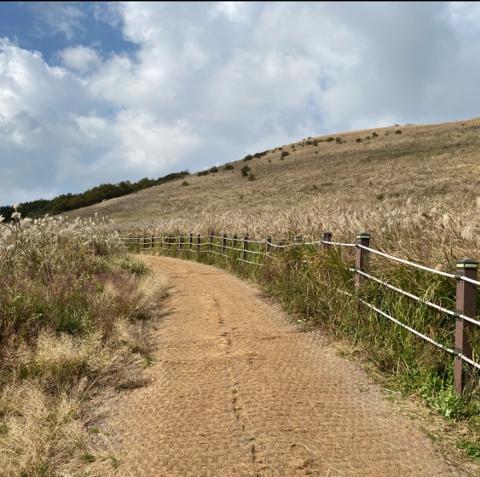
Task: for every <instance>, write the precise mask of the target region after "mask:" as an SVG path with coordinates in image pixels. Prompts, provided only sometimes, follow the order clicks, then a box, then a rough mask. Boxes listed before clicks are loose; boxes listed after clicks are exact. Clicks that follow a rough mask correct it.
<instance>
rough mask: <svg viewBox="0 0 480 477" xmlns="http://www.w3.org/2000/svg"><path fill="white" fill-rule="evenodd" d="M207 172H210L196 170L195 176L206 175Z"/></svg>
mask: <svg viewBox="0 0 480 477" xmlns="http://www.w3.org/2000/svg"><path fill="white" fill-rule="evenodd" d="M208 174H210V172H209V171H200V172H197V176H198V177H201V176H208Z"/></svg>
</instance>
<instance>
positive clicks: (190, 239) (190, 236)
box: [188, 232, 193, 250]
mask: <svg viewBox="0 0 480 477" xmlns="http://www.w3.org/2000/svg"><path fill="white" fill-rule="evenodd" d="M192 246H193V234H192V232H190V235H189V238H188V248H189V249H190V250H191V249H192Z"/></svg>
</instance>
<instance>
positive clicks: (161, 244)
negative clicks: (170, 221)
mask: <svg viewBox="0 0 480 477" xmlns="http://www.w3.org/2000/svg"><path fill="white" fill-rule="evenodd" d="M160 248H163V234H162V235H160Z"/></svg>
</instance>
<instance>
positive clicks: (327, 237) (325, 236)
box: [322, 232, 332, 249]
mask: <svg viewBox="0 0 480 477" xmlns="http://www.w3.org/2000/svg"><path fill="white" fill-rule="evenodd" d="M322 240H324V241H325V242H331V241H332V232H323V237H322ZM322 245H323V248H324V249H329V248H330V247H331V246H332V244H330V243H324V244H322Z"/></svg>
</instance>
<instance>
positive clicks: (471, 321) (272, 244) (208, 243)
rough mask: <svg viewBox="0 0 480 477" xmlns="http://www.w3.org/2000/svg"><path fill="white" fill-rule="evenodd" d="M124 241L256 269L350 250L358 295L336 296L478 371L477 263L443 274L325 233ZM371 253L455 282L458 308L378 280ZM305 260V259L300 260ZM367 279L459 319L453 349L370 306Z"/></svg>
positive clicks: (364, 239) (459, 374)
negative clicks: (300, 252) (282, 258)
mask: <svg viewBox="0 0 480 477" xmlns="http://www.w3.org/2000/svg"><path fill="white" fill-rule="evenodd" d="M120 240H121V241H122V242H124V243H125V245H126V246H127V247H128V248H129V249H133V250H136V251H145V250H148V249H158V246H159V247H160V249H161V250H162V251H164V252H165V253H169V252H175V253H176V254H178V253H179V252H182V251H188V252H189V254H193V255H194V256H195V254H207V256H208V255H209V254H211V255H213V256H220V257H223V258H225V259H226V260H233V261H235V262H242V263H244V264H247V265H254V266H255V267H263V266H264V265H265V263H266V262H267V261H268V260H270V261H271V260H273V259H275V257H276V256H277V254H278V253H283V252H285V251H286V250H288V249H291V248H298V247H310V248H312V247H313V248H314V249H315V248H318V249H322V250H323V251H325V252H328V251H329V250H330V249H333V248H336V249H346V250H352V249H354V252H355V267H351V266H349V267H348V270H349V272H350V273H352V274H353V275H352V278H354V285H355V287H354V292H353V293H350V292H348V291H346V290H337V291H338V292H340V293H342V294H344V295H348V296H350V297H353V298H355V299H356V300H357V301H358V303H359V304H361V305H362V306H366V307H367V308H369V309H371V310H372V311H374V312H375V313H376V314H377V315H379V316H381V317H383V318H386V319H388V320H389V321H391V322H393V323H395V324H396V325H398V326H400V327H402V328H404V329H406V330H407V331H409V332H410V333H412V334H413V335H415V336H416V337H418V338H420V339H422V340H424V341H425V342H428V343H430V344H432V345H433V346H435V347H437V348H439V349H442V350H443V351H445V352H447V353H449V354H451V355H453V356H455V360H456V361H457V360H460V362H463V363H467V364H469V365H470V366H472V367H473V368H476V369H480V363H478V362H477V361H475V360H474V359H473V358H474V356H473V353H472V349H471V346H470V343H469V336H470V335H471V332H472V330H471V329H470V327H471V326H472V325H474V326H479V327H480V320H478V319H477V317H476V306H475V305H476V296H477V286H478V285H480V281H478V280H477V268H478V264H477V262H476V261H474V260H468V259H463V260H459V261H458V262H457V270H456V273H451V272H448V271H444V270H438V269H436V268H431V267H428V266H425V265H422V264H420V263H417V262H414V261H411V260H406V259H403V258H400V257H396V256H394V255H391V254H388V253H386V252H384V251H381V250H377V249H375V248H372V247H370V236H369V234H367V233H362V234H359V235H358V236H357V240H356V241H355V242H354V243H348V242H336V241H333V240H332V234H331V233H330V232H326V233H324V234H323V236H322V238H321V239H315V238H312V239H309V240H305V239H304V238H303V237H302V236H295V237H293V238H290V239H285V238H282V239H273V238H272V237H270V236H269V237H266V238H265V239H260V240H257V239H253V238H251V237H249V236H248V235H245V236H243V237H240V236H237V235H233V236H232V235H227V234H221V235H218V234H214V233H211V234H209V235H200V234H197V235H194V234H187V235H162V236H158V235H150V236H133V237H132V236H130V237H121V238H120ZM370 254H373V255H376V256H378V257H381V258H383V259H386V260H389V261H392V262H396V263H399V264H402V265H405V266H408V267H413V268H415V269H417V270H422V271H423V272H426V273H431V274H435V275H440V276H442V277H445V278H449V279H455V280H456V284H457V285H456V286H457V289H456V309H455V310H450V309H448V308H446V307H445V306H441V305H439V304H437V303H434V302H433V301H431V300H427V299H426V298H422V297H420V296H418V295H415V294H413V293H411V292H409V291H406V290H403V289H402V288H400V287H398V286H395V285H393V284H391V283H389V282H387V281H386V280H384V279H382V278H379V277H376V276H374V275H373V274H372V273H371V272H370V271H369V260H368V257H369V255H370ZM302 262H305V263H306V261H305V260H302ZM364 281H371V282H374V283H377V284H378V285H380V286H381V287H383V288H385V289H388V290H390V291H392V292H394V293H397V294H399V295H402V296H405V297H407V298H410V299H411V300H414V301H415V302H417V303H419V304H420V305H421V306H424V307H428V308H430V309H433V310H435V311H436V312H438V313H443V314H445V315H447V316H450V317H452V318H454V319H455V346H454V347H453V348H452V347H449V346H446V345H444V344H442V343H439V342H438V341H436V340H435V339H433V338H431V337H429V336H427V335H426V334H424V333H421V332H420V331H418V330H416V329H414V328H413V327H411V326H409V325H408V324H406V323H404V322H403V321H401V320H400V319H398V318H395V317H394V316H392V315H391V314H389V313H387V312H386V311H385V310H382V309H380V308H379V307H378V306H376V305H374V304H372V303H369V302H368V301H366V300H365V299H364V298H365V296H364V294H362V292H363V290H364ZM454 379H455V389H456V391H457V393H461V392H462V391H463V389H464V386H465V373H464V370H463V367H462V366H455V367H454Z"/></svg>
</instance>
